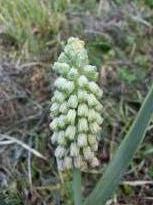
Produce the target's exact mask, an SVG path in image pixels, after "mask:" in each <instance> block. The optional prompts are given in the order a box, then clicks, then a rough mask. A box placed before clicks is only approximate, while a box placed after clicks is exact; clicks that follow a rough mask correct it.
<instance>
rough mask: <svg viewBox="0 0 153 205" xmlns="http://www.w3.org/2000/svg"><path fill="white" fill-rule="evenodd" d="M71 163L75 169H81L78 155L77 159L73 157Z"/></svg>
mask: <svg viewBox="0 0 153 205" xmlns="http://www.w3.org/2000/svg"><path fill="white" fill-rule="evenodd" d="M73 161H74V167H76V168H80V167H81V161H82V159H81V156H80V155H78V156H77V157H74V160H73Z"/></svg>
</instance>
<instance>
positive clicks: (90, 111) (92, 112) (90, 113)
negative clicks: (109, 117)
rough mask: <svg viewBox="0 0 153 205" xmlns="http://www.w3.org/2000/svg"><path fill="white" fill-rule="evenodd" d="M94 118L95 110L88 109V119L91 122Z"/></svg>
mask: <svg viewBox="0 0 153 205" xmlns="http://www.w3.org/2000/svg"><path fill="white" fill-rule="evenodd" d="M95 119H96V111H95V110H94V109H89V112H88V121H89V122H93V121H95Z"/></svg>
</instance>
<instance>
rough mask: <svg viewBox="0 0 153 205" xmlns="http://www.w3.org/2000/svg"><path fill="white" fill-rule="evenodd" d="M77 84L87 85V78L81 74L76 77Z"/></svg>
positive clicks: (82, 86) (83, 86)
mask: <svg viewBox="0 0 153 205" xmlns="http://www.w3.org/2000/svg"><path fill="white" fill-rule="evenodd" d="M78 84H79V86H80V87H81V88H85V87H87V86H88V79H87V78H86V77H85V76H84V75H81V76H80V77H79V79H78Z"/></svg>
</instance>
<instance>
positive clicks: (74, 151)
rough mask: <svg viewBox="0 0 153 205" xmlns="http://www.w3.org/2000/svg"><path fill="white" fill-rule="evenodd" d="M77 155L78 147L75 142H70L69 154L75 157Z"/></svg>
mask: <svg viewBox="0 0 153 205" xmlns="http://www.w3.org/2000/svg"><path fill="white" fill-rule="evenodd" d="M78 155H79V148H78V146H77V144H76V143H71V145H70V156H71V157H77V156H78Z"/></svg>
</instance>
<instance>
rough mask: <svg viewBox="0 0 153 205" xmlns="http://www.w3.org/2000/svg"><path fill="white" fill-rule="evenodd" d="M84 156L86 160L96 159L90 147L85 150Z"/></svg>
mask: <svg viewBox="0 0 153 205" xmlns="http://www.w3.org/2000/svg"><path fill="white" fill-rule="evenodd" d="M83 154H84V158H85V159H86V160H91V159H92V158H93V157H94V153H93V152H92V151H91V149H90V147H89V146H88V147H84V148H83Z"/></svg>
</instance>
